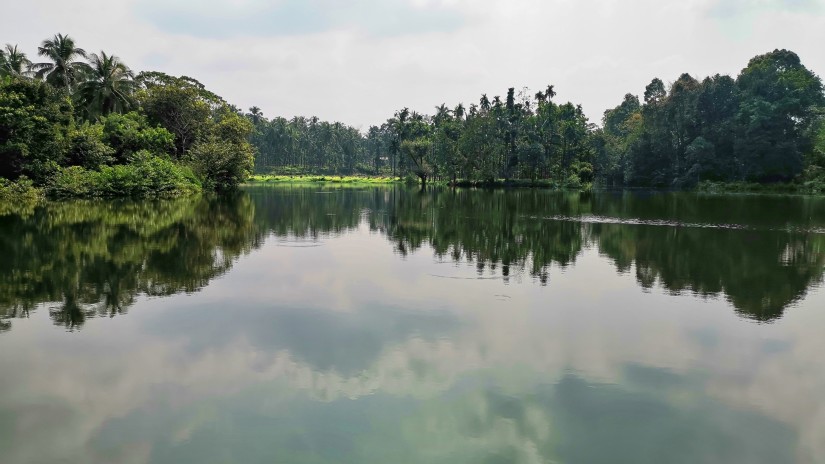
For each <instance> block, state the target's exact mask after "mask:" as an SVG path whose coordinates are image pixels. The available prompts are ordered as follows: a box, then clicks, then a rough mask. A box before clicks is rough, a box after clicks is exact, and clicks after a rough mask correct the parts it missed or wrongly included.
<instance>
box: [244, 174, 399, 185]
mask: <svg viewBox="0 0 825 464" xmlns="http://www.w3.org/2000/svg"><path fill="white" fill-rule="evenodd" d="M400 182H403V181H402V179H401V178H399V177H380V176H375V177H367V176H308V175H296V176H288V175H255V176H252V177H250V178H249V179H248V180H247V181H246V183H247V184H252V185H257V184H349V185H379V184H395V183H400Z"/></svg>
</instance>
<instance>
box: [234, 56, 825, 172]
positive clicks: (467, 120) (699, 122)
mask: <svg viewBox="0 0 825 464" xmlns="http://www.w3.org/2000/svg"><path fill="white" fill-rule="evenodd" d="M555 96H556V92H555V90H554V87H553V86H548V87H547V88H546V89H545V90H542V91H540V92H537V93H531V92H529V91H528V90H527V89H522V90H521V91H518V92H516V90H515V89H514V88H510V89H508V91H507V94H506V96H505V97H504V98H501V97H499V96H495V97H493V98H489V97H488V96H487V95H482V96H481V98H480V99H479V102H478V103H477V104H476V103H474V104H471V105H469V106H468V107H467V106H465V105H463V104H459V105H456V106H455V107H452V108H451V107H448V106H447V105H445V104H442V105H439V106H438V107H436V108H435V111H434V113H433V114H432V115H424V114H420V113H417V112H415V111H410V110H409V109H408V108H403V109H401V110H399V111H397V112H395V114H394V115H393V116H392V117H391V118H389V119H387V120H386V121H385V122H384V123H382V124H381V125H375V126H371V127H370V128H369V129H368V130H367V131H366V132H365V133H359V132H358V131H357V130H356V129H354V128H352V127H349V126H346V125H344V124H341V123H337V122H336V123H328V122H323V121H319V120H318V118H316V117H312V118H300V117H296V118H293V119H285V118H280V117H278V118H274V119H272V120H268V119H267V118H265V117H264V116H263V114H262V113H261V112H260V109H259V108H257V107H253V108H251V109H250V113H247V115H246V116H247V118H249V119H250V120H251V121H252V122H253V124H254V132H253V138H252V140H253V145H255V147H256V148H257V152H258V154H257V156H256V160H255V168H256V170H257V171H258V172H261V173H269V172H289V170H290V169H295V170H296V171H297V172H312V173H319V172H329V173H340V174H353V173H361V174H392V175H402V176H403V175H411V176H415V177H417V178H418V179H419V180H420V181H421V182H422V183H426V182H427V181H428V180H430V179H436V180H446V181H450V182H453V183H456V184H460V183H462V182H465V183H489V182H495V181H497V180H513V181H517V180H528V181H531V182H539V181H544V183H546V184H548V185H555V186H559V187H572V188H579V187H582V186H586V185H593V184H595V185H598V186H602V187H654V188H691V187H694V186H696V185H697V184H698V183H700V182H703V181H718V182H756V183H774V182H789V181H798V182H800V183H805V184H806V185H811V186H825V171H823V168H825V96H823V86H822V81H821V79H820V78H819V77H818V76H816V75H815V74H814V73H813V72H811V71H810V70H809V69H807V68H806V67H805V66H804V65H803V64H802V63H801V61H800V59H799V57H798V56H797V55H796V54H795V53H793V52H791V51H788V50H774V51H772V52H769V53H766V54H763V55H759V56H756V57H754V58H753V59H751V60H750V61H749V63H748V65H747V66H746V67H745V68H744V69H743V70H742V71H741V72H740V73H739V75H738V76H736V77H735V78H734V77H731V76H727V75H720V74H717V75H714V76H711V77H707V78H705V79H703V80H701V81H700V80H698V79H696V78H694V77H693V76H691V75H690V74H682V75H681V76H679V78H678V79H676V81H674V82H673V83H671V84H670V85H666V84H665V82H664V81H662V80H661V79H659V78H656V79H653V80H652V81H651V82H650V84H648V85H647V87H646V88H645V92H644V95H643V98H642V99H641V100H640V98H639V97H638V96H636V95H633V94H630V93H629V94H627V95H625V97H624V99H623V101H622V102H621V103H620V104H619V105H618V106H616V107H615V108H612V109H610V110H608V111H606V112H605V113H604V117H603V118H602V121H601V125H596V124H593V123H591V122H590V121H588V119H587V117H586V116H585V115H584V112H583V110H582V107H581V106H580V105H576V104H573V103H569V102H568V103H557V102H556V101H555V100H554V98H555Z"/></svg>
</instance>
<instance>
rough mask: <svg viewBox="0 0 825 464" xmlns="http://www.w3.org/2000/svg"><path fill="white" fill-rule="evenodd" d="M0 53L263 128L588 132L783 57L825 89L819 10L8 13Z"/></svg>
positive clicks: (779, 0) (82, 0)
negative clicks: (240, 111)
mask: <svg viewBox="0 0 825 464" xmlns="http://www.w3.org/2000/svg"><path fill="white" fill-rule="evenodd" d="M4 3H7V5H4V6H3V11H4V13H5V14H3V15H2V16H0V43H11V44H18V45H19V46H20V47H21V49H22V50H24V51H26V52H27V53H28V54H29V56H30V58H32V61H35V62H37V57H36V51H37V46H38V45H39V44H40V42H42V41H43V40H44V39H46V38H48V37H51V36H53V35H54V34H56V33H63V34H69V35H70V36H72V37H74V38H75V40H76V42H77V44H78V46H80V47H82V48H84V49H86V51H88V52H98V51H100V50H103V51H106V52H107V53H114V54H116V55H118V56H119V57H121V58H122V59H123V60H124V61H125V62H126V63H127V64H128V65H129V66H130V67H131V68H132V69H133V70H135V71H142V70H157V71H163V72H166V73H168V74H173V75H188V76H192V77H194V78H196V79H198V80H199V81H201V82H202V83H204V84H205V85H206V86H207V88H209V89H210V90H212V91H214V92H215V93H217V94H218V95H221V96H223V97H224V98H225V99H226V100H227V101H229V102H230V103H233V104H235V105H237V106H239V107H241V108H244V109H246V108H249V107H251V106H253V105H255V106H258V107H260V108H261V110H262V111H263V113H264V115H265V116H267V117H270V118H271V117H275V116H284V117H288V118H291V117H292V116H296V115H302V116H313V115H315V116H318V117H319V118H321V119H324V120H331V121H341V122H344V123H347V124H350V125H352V126H355V127H358V128H360V129H362V130H366V129H367V128H368V127H369V126H370V125H372V124H380V123H381V122H383V121H385V120H386V119H387V118H388V117H390V116H392V114H393V113H394V112H395V111H397V110H399V109H401V108H404V107H409V108H410V109H412V110H415V111H418V112H421V113H427V114H429V113H432V112H433V108H434V107H435V106H437V105H439V104H441V103H446V104H447V105H448V106H450V107H453V106H455V105H456V104H457V103H459V102H463V103H465V104H470V103H474V102H478V100H479V97H480V96H481V94H482V93H486V94H487V95H488V96H490V97H493V96H495V95H501V96H504V95H506V93H507V89H508V88H509V87H515V88H516V89H517V90H520V89H522V88H525V87H526V88H528V89H530V94H533V93H535V92H536V91H538V90H541V89H543V88H546V86H547V85H549V84H553V85H554V86H555V90H556V92H557V97H556V100H557V101H572V102H574V103H577V104H581V105H582V106H583V108H584V110H585V113H586V114H587V116H588V117H589V118H590V120H591V122H594V123H599V122H600V120H601V116H602V114H603V112H604V110H605V109H608V108H611V107H614V106H616V105H617V104H619V103H620V102H621V100H622V97H623V96H624V94H626V93H628V92H630V93H633V94H636V95H641V94H642V93H643V92H644V87H645V85H647V84H648V83H649V82H650V81H651V79H653V78H654V77H659V78H661V79H662V80H663V81H665V82H666V83H667V82H672V81H674V80H676V78H678V76H679V75H680V74H682V73H684V72H688V73H690V74H691V75H693V76H694V77H697V78H702V77H705V76H708V75H712V74H716V73H722V74H731V75H736V74H737V73H738V72H739V71H740V70H741V69H742V68H744V67H745V66H746V65H747V62H748V60H749V59H750V58H752V57H753V56H756V55H758V54H762V53H765V52H768V51H771V50H774V49H777V48H786V49H789V50H793V51H794V52H796V53H797V54H799V56H800V58H801V59H802V62H803V64H805V65H806V66H807V67H808V68H809V69H811V70H812V71H814V72H815V73H817V74H818V75H820V76H823V75H825V51H823V46H825V0H680V1H671V0H507V1H494V0H350V1H347V0H117V1H113V0H72V1H62V2H56V1H54V0H26V1H14V0H4Z"/></svg>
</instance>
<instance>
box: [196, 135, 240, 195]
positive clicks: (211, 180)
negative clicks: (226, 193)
mask: <svg viewBox="0 0 825 464" xmlns="http://www.w3.org/2000/svg"><path fill="white" fill-rule="evenodd" d="M189 162H190V163H191V164H192V167H193V169H194V171H195V172H196V173H197V174H198V176H200V178H201V180H202V183H203V186H204V187H205V188H208V189H213V190H231V189H233V188H235V187H237V186H238V185H239V184H240V183H241V182H244V181H245V180H246V179H248V178H249V176H250V175H251V173H252V163H253V154H252V147H251V146H250V145H249V144H248V143H247V144H238V143H231V142H226V141H224V140H220V139H216V138H210V139H208V140H206V141H203V142H199V143H197V144H196V145H195V146H193V147H192V150H190V152H189Z"/></svg>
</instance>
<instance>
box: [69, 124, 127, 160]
mask: <svg viewBox="0 0 825 464" xmlns="http://www.w3.org/2000/svg"><path fill="white" fill-rule="evenodd" d="M102 139H103V126H101V125H99V124H93V125H90V124H84V125H82V126H80V127H79V128H78V129H76V130H74V131H72V132H71V133H70V135H69V151H68V153H67V155H66V163H67V164H68V165H69V166H82V167H84V168H86V169H94V168H97V167H98V166H100V165H103V164H111V163H112V162H113V161H114V160H115V159H114V156H113V155H114V154H115V150H114V149H112V147H110V146H108V145H106V144H105V143H103V141H102Z"/></svg>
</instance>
